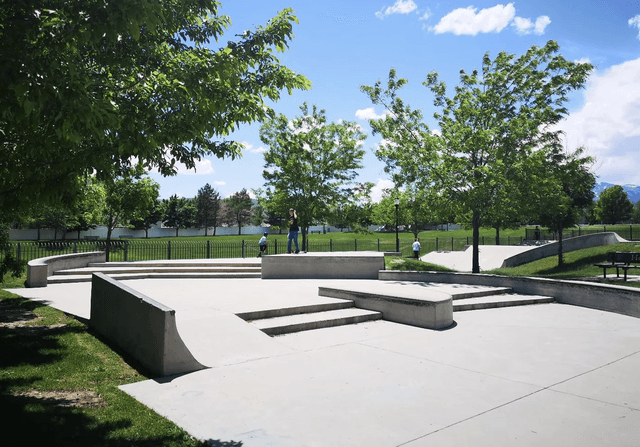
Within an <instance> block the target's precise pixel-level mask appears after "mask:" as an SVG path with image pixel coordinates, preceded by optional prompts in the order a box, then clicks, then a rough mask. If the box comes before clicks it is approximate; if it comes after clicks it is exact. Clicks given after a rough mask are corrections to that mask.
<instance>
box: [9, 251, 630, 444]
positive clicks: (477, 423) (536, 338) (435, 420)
mask: <svg viewBox="0 0 640 447" xmlns="http://www.w3.org/2000/svg"><path fill="white" fill-rule="evenodd" d="M292 256H295V255H292ZM298 256H304V255H298ZM355 281H367V282H369V281H374V280H302V279H300V280H280V279H273V280H261V279H188V280H176V279H144V280H130V281H122V282H123V283H124V284H126V285H127V286H128V287H131V288H133V289H134V290H137V291H139V292H141V293H143V294H144V295H146V296H148V297H150V298H152V299H154V300H156V301H158V302H160V303H162V304H164V305H166V306H169V307H171V308H173V309H175V310H176V319H177V325H178V330H179V332H180V335H181V337H182V338H183V340H184V342H185V343H186V345H187V347H188V348H189V349H190V351H191V352H192V354H193V355H194V356H195V357H196V358H197V359H198V360H199V361H200V362H201V363H203V364H204V365H206V366H208V367H209V368H208V369H204V370H201V371H197V372H194V373H190V374H184V375H181V376H174V377H163V378H156V379H152V380H146V381H143V382H138V383H133V384H129V385H124V386H122V387H121V388H122V389H123V390H124V391H125V392H127V393H128V394H130V395H131V396H133V397H135V398H136V399H138V400H139V401H141V402H142V403H143V404H145V405H147V406H148V407H150V408H152V409H153V410H154V411H156V412H157V413H159V414H161V415H163V416H165V417H167V418H168V419H170V420H172V421H173V422H175V423H176V424H177V425H179V426H180V427H182V428H184V429H185V430H187V431H188V432H189V433H190V434H191V435H192V436H194V437H196V438H198V439H201V440H206V441H208V442H209V445H212V446H223V445H224V446H413V447H415V446H540V445H544V446H602V445H607V446H637V445H640V381H639V380H638V377H639V375H638V371H640V319H637V318H633V317H628V316H624V315H619V314H614V313H608V312H603V311H598V310H593V309H587V308H581V307H575V306H568V305H561V304H544V305H535V306H522V307H509V308H499V309H488V310H475V311H467V312H455V313H454V321H455V324H454V326H452V327H451V328H449V329H446V330H441V331H434V330H429V329H422V328H417V327H413V326H408V325H402V324H397V323H392V322H389V321H385V320H379V321H374V322H367V323H361V324H357V325H350V326H340V327H334V328H326V329H316V330H311V331H306V332H299V333H294V334H288V335H282V336H277V337H269V336H267V335H265V334H263V333H262V332H260V331H259V330H258V329H256V328H254V327H253V326H251V324H250V323H248V322H245V321H243V320H240V319H239V318H238V317H236V316H235V313H239V312H245V311H248V310H256V309H260V308H265V309H266V308H273V307H275V306H280V307H285V306H291V305H300V304H301V303H307V302H308V303H311V302H313V303H317V302H322V301H323V300H327V299H330V298H326V297H320V296H318V287H320V286H326V287H337V286H340V285H344V284H350V285H352V284H354V282H355ZM431 286H432V287H434V288H436V289H437V291H439V292H445V293H446V287H447V286H446V285H438V284H433V285H431ZM90 287H91V285H90V283H77V284H66V285H65V284H52V285H49V286H48V287H46V288H41V289H10V291H12V292H14V293H17V294H19V295H22V296H25V297H28V298H32V299H36V300H40V301H43V302H45V303H47V304H49V305H51V306H53V307H56V308H59V309H61V310H63V311H65V312H68V313H71V314H74V315H78V316H80V317H84V318H88V317H89V313H90V308H89V306H90Z"/></svg>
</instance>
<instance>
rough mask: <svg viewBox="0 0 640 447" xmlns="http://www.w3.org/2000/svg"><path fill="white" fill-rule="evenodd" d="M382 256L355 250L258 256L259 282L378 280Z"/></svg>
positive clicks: (382, 266) (382, 265)
mask: <svg viewBox="0 0 640 447" xmlns="http://www.w3.org/2000/svg"><path fill="white" fill-rule="evenodd" d="M380 270H384V253H378V252H368V251H356V252H329V253H322V252H321V253H300V254H297V255H295V254H290V255H267V256H263V257H262V279H378V271H380Z"/></svg>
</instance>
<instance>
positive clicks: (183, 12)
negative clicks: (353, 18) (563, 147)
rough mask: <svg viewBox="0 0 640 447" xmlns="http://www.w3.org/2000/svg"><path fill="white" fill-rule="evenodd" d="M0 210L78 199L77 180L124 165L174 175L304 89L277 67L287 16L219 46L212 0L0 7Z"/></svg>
mask: <svg viewBox="0 0 640 447" xmlns="http://www.w3.org/2000/svg"><path fill="white" fill-rule="evenodd" d="M0 4H1V7H0V44H1V46H2V48H3V53H2V59H1V62H0V77H1V78H2V80H3V82H2V84H1V85H0V97H1V98H2V101H0V129H2V132H0V135H1V137H0V138H1V140H0V142H1V144H0V179H1V180H0V210H2V212H3V213H4V215H5V216H6V215H7V214H8V213H14V212H16V211H17V210H19V209H20V208H28V207H30V205H31V204H32V203H33V202H46V201H48V200H49V199H54V198H56V199H61V198H64V199H65V200H69V201H70V202H73V198H74V197H76V196H77V195H78V194H79V190H78V187H77V183H76V181H75V179H76V178H77V175H81V176H88V175H92V174H93V173H94V172H95V173H96V175H97V176H98V178H99V179H101V180H106V179H109V178H114V177H116V176H118V175H120V174H122V173H123V171H124V170H126V169H127V168H128V167H130V166H131V164H132V163H136V162H140V163H142V164H143V165H144V166H145V168H146V169H150V168H157V170H158V171H159V172H161V173H162V174H164V175H171V174H175V173H176V170H177V168H176V163H178V162H180V163H183V164H184V165H186V166H187V167H189V168H192V167H194V166H195V163H196V161H197V160H199V159H200V158H201V157H203V156H206V155H214V156H218V157H227V156H228V157H232V158H234V157H236V156H239V155H240V153H241V145H240V144H239V143H236V142H233V141H226V140H225V138H226V137H227V136H228V135H229V134H230V133H231V132H232V131H233V130H234V129H236V128H237V127H238V126H239V125H240V124H242V123H251V122H255V121H262V120H265V119H267V118H269V117H272V116H273V115H274V112H273V109H272V108H271V107H270V105H271V104H272V103H273V102H274V101H277V100H278V99H279V98H280V94H281V91H282V90H286V91H288V92H289V93H291V91H292V89H307V88H309V86H310V82H309V81H308V80H307V79H306V78H305V77H304V76H302V75H298V74H296V73H294V72H293V71H291V70H289V69H288V68H287V67H285V66H283V65H281V64H280V61H279V60H278V58H276V56H275V54H276V52H280V51H284V50H285V49H286V48H287V47H288V45H289V42H290V40H291V39H292V37H293V25H294V24H295V23H297V18H296V17H295V15H294V14H293V11H292V10H291V9H284V10H283V11H281V12H280V13H278V14H277V15H276V16H275V17H274V18H273V19H271V20H269V21H268V22H267V24H266V25H265V26H259V27H257V28H256V29H255V30H253V31H250V30H248V31H245V32H243V33H242V35H240V36H237V39H236V40H229V41H228V42H227V43H226V44H223V45H218V44H216V42H217V41H218V40H219V39H220V38H221V36H222V34H223V32H224V30H225V29H226V28H227V27H228V26H229V25H230V23H231V19H230V18H229V17H227V16H224V15H219V14H218V8H219V6H220V4H219V2H217V1H215V0H200V1H191V0H189V1H182V0H180V1H177V0H153V1H151V0H132V1H126V2H125V1H111V2H104V1H99V2H90V1H73V2H69V1H63V0H44V1H41V2H27V1H8V0H2V1H1V3H0Z"/></svg>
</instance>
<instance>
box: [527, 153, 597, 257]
mask: <svg viewBox="0 0 640 447" xmlns="http://www.w3.org/2000/svg"><path fill="white" fill-rule="evenodd" d="M583 153H584V149H583V148H579V149H577V150H576V151H575V152H573V153H570V154H565V153H558V154H556V155H555V156H554V157H553V158H552V159H551V160H550V162H549V163H548V164H547V165H546V167H544V165H541V166H540V167H541V169H540V170H539V172H538V188H536V191H540V194H539V196H538V199H537V200H536V201H535V203H536V207H537V209H538V216H537V219H536V220H537V222H539V223H541V224H542V225H544V226H546V227H548V228H549V229H551V230H553V231H555V232H556V233H557V235H558V267H562V266H563V264H564V259H563V247H562V243H563V231H564V229H566V228H569V227H572V226H574V225H576V224H577V223H578V222H579V221H580V219H582V218H583V217H584V212H585V209H586V208H587V207H588V206H589V204H590V203H592V202H593V196H594V194H593V187H594V186H595V184H596V177H595V174H593V172H592V171H591V166H592V165H593V159H592V158H591V157H585V156H583ZM531 200H532V201H533V200H534V199H533V198H531Z"/></svg>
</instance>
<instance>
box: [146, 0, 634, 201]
mask: <svg viewBox="0 0 640 447" xmlns="http://www.w3.org/2000/svg"><path fill="white" fill-rule="evenodd" d="M287 7H291V8H293V9H294V10H295V13H296V15H297V17H298V19H299V21H300V23H299V24H298V25H296V26H295V27H294V33H295V37H294V38H293V41H292V42H291V45H290V48H289V50H287V51H286V52H285V53H280V54H279V58H280V60H281V62H282V63H283V64H284V65H286V66H287V67H289V68H290V69H292V70H294V71H296V72H298V73H301V74H303V75H305V76H306V77H307V78H308V79H310V80H311V82H312V89H311V90H309V91H294V92H293V94H292V95H291V96H289V95H287V93H286V92H285V93H283V96H282V98H281V100H280V101H278V102H277V103H276V104H275V105H274V109H275V110H276V111H277V112H278V113H284V114H285V115H286V116H288V117H289V118H293V117H294V116H296V115H298V114H299V109H298V107H299V106H300V105H301V104H302V103H303V102H305V101H306V102H307V103H309V104H310V105H311V104H316V105H317V106H318V107H319V108H321V109H325V110H326V113H327V117H328V119H329V120H331V121H337V120H346V121H356V122H358V123H359V124H360V125H361V126H362V127H363V129H364V130H365V131H366V133H367V134H368V135H369V137H368V138H367V140H366V141H365V149H366V152H367V153H366V156H365V158H364V169H362V170H361V171H360V175H359V177H358V181H360V182H364V181H369V182H373V183H374V184H375V185H376V187H375V188H374V192H373V198H374V200H379V198H380V195H381V192H382V190H383V189H384V188H388V187H391V186H393V184H392V183H391V182H390V181H389V179H388V176H387V175H386V174H385V173H384V172H383V164H382V163H381V162H380V161H378V160H377V159H376V157H375V155H374V152H375V149H376V145H377V144H378V143H379V138H378V137H374V136H372V135H371V129H370V127H369V125H368V119H369V118H372V117H375V116H379V115H381V114H382V113H383V112H384V110H383V109H382V108H380V107H373V105H372V104H371V103H370V102H369V100H368V98H367V96H366V95H365V94H364V93H362V92H361V91H360V86H361V85H373V83H375V82H376V81H377V80H383V81H384V80H386V79H387V75H388V72H389V69H390V68H395V69H396V70H397V74H398V76H400V77H403V78H406V79H408V80H409V85H408V86H407V87H405V88H404V89H403V92H402V98H403V99H404V100H405V102H406V103H408V104H410V105H411V106H412V107H413V108H420V109H422V111H423V115H424V117H425V120H426V121H427V122H428V124H429V126H430V127H431V128H432V129H437V125H436V123H435V121H434V120H433V118H432V116H433V112H434V111H435V110H434V108H433V105H432V104H433V96H432V95H431V94H430V92H429V91H428V90H427V89H426V88H425V87H424V86H422V81H424V79H425V78H426V75H427V73H429V72H431V71H437V72H438V73H439V75H440V78H441V79H442V80H444V81H445V82H446V83H447V86H448V88H449V89H453V88H454V86H455V85H457V83H458V74H459V71H460V70H461V69H465V70H466V71H471V70H473V69H475V68H480V64H481V61H482V57H483V55H484V54H485V53H486V52H489V53H490V54H491V56H492V57H495V56H496V55H497V54H498V53H499V52H500V51H507V52H509V53H514V54H517V55H520V54H522V53H524V52H525V51H526V50H527V49H528V48H529V47H531V45H538V46H542V45H544V44H545V43H546V42H547V41H548V40H556V41H558V43H559V44H560V48H561V53H562V54H563V56H564V57H565V58H567V59H569V60H572V61H588V62H590V63H591V64H593V65H595V66H596V70H595V71H594V72H593V74H592V75H591V77H590V79H589V82H588V84H587V86H586V88H585V89H584V90H581V91H579V92H577V93H575V94H574V95H572V98H571V101H570V103H569V104H568V107H569V110H570V116H569V118H568V119H567V120H566V121H565V122H563V123H562V125H561V126H560V127H561V129H563V130H564V131H565V132H566V136H567V137H566V145H567V147H568V149H570V150H572V149H575V148H576V147H578V146H580V145H583V146H585V147H586V148H587V150H588V153H589V154H590V155H592V156H593V157H595V158H596V164H595V166H594V171H595V173H596V175H597V176H598V181H600V182H609V183H614V184H635V185H640V1H626V0H615V1H611V0H609V1H596V0H582V1H561V2H558V1H557V0H556V1H547V0H535V1H532V0H528V1H522V2H512V3H498V2H496V1H486V0H481V1H474V2H469V1H468V0H452V1H449V0H445V1H440V2H432V1H424V0H377V1H375V2H374V1H359V0H349V1H345V0H322V1H311V0H284V1H283V0H222V8H221V9H220V11H219V12H220V13H222V14H227V15H228V16H230V17H231V20H232V24H233V25H232V27H231V28H230V29H229V30H228V31H227V32H226V33H225V35H224V36H222V38H221V43H220V44H214V45H213V46H214V47H217V46H222V43H226V42H227V40H232V39H235V37H234V35H235V34H239V33H241V32H242V31H243V30H246V29H255V27H256V26H260V25H264V24H266V22H267V21H268V20H269V19H270V18H272V17H274V16H275V15H276V14H277V12H278V11H280V10H282V9H284V8H287ZM259 129H260V124H259V123H255V124H253V125H250V126H242V127H241V128H240V129H239V130H238V131H237V132H235V133H234V134H233V135H232V137H231V138H233V139H235V140H237V141H241V142H243V143H244V144H245V146H246V150H245V151H244V154H243V157H242V158H240V159H236V160H233V161H231V160H220V159H217V158H215V157H212V158H207V159H203V160H202V162H200V163H199V164H198V167H197V169H196V170H195V171H187V170H186V169H181V170H180V173H179V174H178V175H177V176H174V177H168V178H165V177H162V176H160V175H158V174H155V173H151V174H150V175H151V177H152V178H153V179H154V180H156V181H157V182H158V183H160V195H161V197H162V198H168V197H169V196H171V195H173V194H177V195H179V196H183V197H194V196H195V195H196V194H197V191H198V189H199V188H200V187H202V186H204V185H205V184H206V183H209V184H211V185H212V186H213V187H214V188H215V189H216V190H217V191H219V192H220V194H221V196H222V197H228V196H229V195H231V194H233V193H235V192H237V191H240V190H241V189H242V188H247V189H248V190H249V191H250V190H251V189H254V188H260V187H262V186H263V184H264V180H263V178H262V170H263V165H264V156H263V153H264V151H265V150H267V149H268V148H267V147H265V146H264V145H263V144H262V142H261V141H260V138H259Z"/></svg>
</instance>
